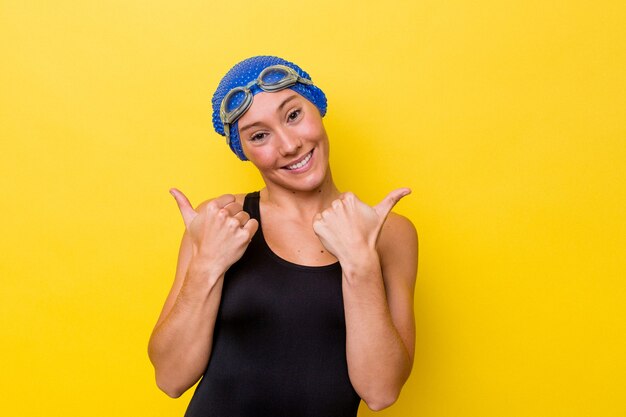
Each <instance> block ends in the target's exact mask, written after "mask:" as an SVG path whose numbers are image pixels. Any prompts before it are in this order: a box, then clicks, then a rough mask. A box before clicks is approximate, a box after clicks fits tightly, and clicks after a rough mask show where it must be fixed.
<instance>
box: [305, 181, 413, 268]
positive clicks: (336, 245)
mask: <svg viewBox="0 0 626 417" xmlns="http://www.w3.org/2000/svg"><path fill="white" fill-rule="evenodd" d="M410 192H411V190H410V189H408V188H398V189H397V190H394V191H392V192H390V193H389V194H387V196H386V197H385V198H384V199H383V200H382V201H381V202H380V203H378V204H377V205H375V206H373V207H371V206H369V205H367V204H365V203H364V202H362V201H361V200H359V199H358V198H357V197H356V195H354V194H353V193H350V192H348V193H343V194H342V195H341V196H340V197H339V198H338V199H337V200H334V201H333V202H332V203H331V206H330V207H328V208H327V209H326V210H324V211H322V212H321V213H318V214H316V215H315V217H314V218H313V230H314V231H315V233H316V234H317V236H318V237H319V239H320V241H321V242H322V244H323V245H324V247H326V249H328V251H330V252H331V253H332V254H333V255H335V257H336V258H337V259H338V260H339V262H340V263H341V264H344V261H347V260H349V259H350V254H353V253H354V252H355V251H358V250H362V249H368V250H374V249H375V248H376V242H377V241H378V236H379V235H380V231H381V229H382V227H383V224H384V223H385V219H386V218H387V216H388V215H389V213H390V212H391V209H392V208H393V207H394V206H395V205H396V203H397V202H398V201H400V199H401V198H402V197H404V196H406V195H408V194H409V193H410Z"/></svg>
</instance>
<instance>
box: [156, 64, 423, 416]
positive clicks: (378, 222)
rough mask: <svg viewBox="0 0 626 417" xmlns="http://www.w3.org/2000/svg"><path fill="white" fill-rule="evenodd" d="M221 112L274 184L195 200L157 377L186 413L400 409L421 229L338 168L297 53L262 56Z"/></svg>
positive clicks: (231, 78)
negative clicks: (365, 196) (182, 400)
mask: <svg viewBox="0 0 626 417" xmlns="http://www.w3.org/2000/svg"><path fill="white" fill-rule="evenodd" d="M213 110H214V113H213V114H214V117H213V123H214V126H215V129H216V131H217V132H218V133H220V134H223V135H225V136H226V137H227V141H228V144H229V146H230V148H231V149H232V150H233V152H234V153H235V154H236V155H237V156H238V157H239V158H240V159H242V160H249V161H250V162H251V163H252V164H253V165H254V166H255V167H256V168H257V169H258V170H259V173H260V175H261V176H262V178H263V180H264V182H265V187H264V188H263V189H262V190H260V191H258V192H254V193H249V194H247V195H243V194H241V195H222V196H219V197H217V198H214V199H212V200H208V201H206V202H204V203H202V204H200V205H199V206H198V207H197V208H196V209H194V208H193V207H192V206H191V204H190V203H189V201H188V200H187V198H186V197H185V196H184V194H183V193H182V192H180V191H178V190H176V189H173V190H172V191H171V192H172V194H173V196H174V198H175V199H176V201H177V203H178V206H179V208H180V211H181V213H182V216H183V220H184V223H185V227H186V230H185V234H184V236H183V240H182V243H181V249H180V253H179V261H178V267H177V272H176V277H175V279H174V284H173V286H172V289H171V291H170V293H169V295H168V297H167V299H166V301H165V305H164V307H163V310H162V312H161V315H160V317H159V319H158V321H157V323H156V326H155V328H154V330H153V333H152V337H151V339H150V344H149V355H150V359H151V360H152V363H153V365H154V368H155V373H156V380H157V384H158V386H159V387H160V388H161V389H162V390H163V391H164V392H166V393H167V394H168V395H170V396H172V397H177V396H180V395H181V394H182V393H183V392H185V391H186V390H187V389H189V388H190V387H191V386H193V385H194V384H195V383H196V382H197V381H198V380H200V379H201V382H200V384H199V385H198V387H197V389H196V392H195V393H194V396H193V398H192V400H191V402H190V404H189V408H188V409H187V414H186V415H187V416H194V417H195V416H207V415H211V416H213V417H220V416H258V415H268V416H269V415H271V416H331V415H332V416H356V414H357V409H358V406H359V402H360V400H361V399H363V400H364V401H365V402H366V403H367V405H368V406H369V407H370V408H371V409H373V410H379V409H382V408H385V407H387V406H389V405H391V404H392V403H393V402H394V401H395V400H396V399H397V397H398V395H399V393H400V390H401V388H402V386H403V385H404V383H405V381H406V379H407V378H408V376H409V373H410V370H411V365H412V362H413V351H414V334H415V329H414V319H413V290H414V284H415V277H416V273H417V234H416V232H415V229H414V227H413V225H412V224H411V222H410V221H409V220H407V219H406V218H404V217H402V216H400V215H397V214H394V213H391V209H392V208H393V206H394V205H395V204H396V203H397V202H398V201H399V200H400V199H401V198H402V197H404V196H405V195H407V194H408V193H409V192H410V190H408V189H406V188H400V189H397V190H394V191H392V192H390V193H389V194H388V195H387V197H385V199H384V200H383V201H382V202H380V203H379V204H378V205H376V206H373V207H370V206H368V205H367V204H365V203H363V202H361V201H360V200H359V199H358V198H357V197H356V196H355V195H354V194H352V193H349V192H348V193H342V192H340V191H339V190H338V188H337V187H336V185H335V183H334V182H333V179H332V175H331V170H330V166H329V162H328V161H329V159H328V157H329V140H328V136H327V134H326V130H325V129H324V124H323V120H322V117H323V116H324V114H325V113H326V97H325V95H324V93H323V92H322V91H321V90H320V89H319V88H318V87H317V86H315V85H314V84H313V82H312V80H311V78H310V77H309V75H308V74H307V73H306V72H304V71H302V69H300V68H299V67H298V66H297V65H295V64H293V63H291V62H288V61H285V60H283V59H281V58H277V57H267V56H260V57H253V58H250V59H247V60H245V61H242V62H240V63H239V64H237V65H236V66H235V67H233V68H232V69H231V70H230V71H229V72H228V73H227V74H226V76H225V77H224V78H223V79H222V81H221V82H220V85H219V86H218V88H217V91H216V92H215V95H214V97H213Z"/></svg>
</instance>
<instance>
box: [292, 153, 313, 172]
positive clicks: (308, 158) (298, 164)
mask: <svg viewBox="0 0 626 417" xmlns="http://www.w3.org/2000/svg"><path fill="white" fill-rule="evenodd" d="M311 156H312V155H311V152H309V154H308V155H307V156H306V157H305V158H304V159H303V160H302V161H300V162H298V163H297V164H293V165H287V169H298V168H302V167H303V166H305V165H306V164H307V162H309V160H310V159H311Z"/></svg>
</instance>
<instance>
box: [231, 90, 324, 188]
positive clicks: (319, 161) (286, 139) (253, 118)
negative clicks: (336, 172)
mask: <svg viewBox="0 0 626 417" xmlns="http://www.w3.org/2000/svg"><path fill="white" fill-rule="evenodd" d="M238 126H239V138H240V139H241V146H242V148H243V151H244V153H245V154H246V157H247V158H248V159H249V160H250V162H252V163H253V164H254V165H255V166H256V167H257V168H258V169H259V172H260V173H261V176H262V177H263V179H264V180H265V184H266V185H267V186H268V187H270V186H272V185H277V186H280V187H283V188H286V189H290V190H293V191H298V190H299V191H312V190H314V189H316V188H318V187H319V186H320V185H321V184H322V183H323V182H324V180H325V179H326V176H327V174H328V171H329V170H328V136H327V135H326V130H325V129H324V124H323V123H322V117H321V116H320V113H319V111H318V109H317V107H315V105H313V103H311V102H310V101H308V100H307V99H305V98H304V97H302V96H301V95H299V94H298V93H296V92H295V91H293V90H290V89H285V90H281V91H278V92H275V93H267V92H262V93H258V94H257V95H255V96H254V101H253V103H252V106H250V108H249V109H248V111H247V112H246V113H245V114H244V115H243V116H242V117H241V118H240V119H239V124H238Z"/></svg>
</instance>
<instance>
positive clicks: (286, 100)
mask: <svg viewBox="0 0 626 417" xmlns="http://www.w3.org/2000/svg"><path fill="white" fill-rule="evenodd" d="M297 98H298V93H295V92H294V93H293V94H292V95H290V96H289V97H287V98H286V99H284V100H283V102H282V103H280V104H279V105H278V107H277V108H276V113H280V112H282V111H283V108H284V107H285V106H286V105H287V104H289V102H291V101H293V100H296V99H297ZM261 125H263V122H261V121H258V122H254V123H250V124H248V125H245V126H239V131H240V132H243V131H244V130H247V129H250V128H252V127H256V126H261Z"/></svg>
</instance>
